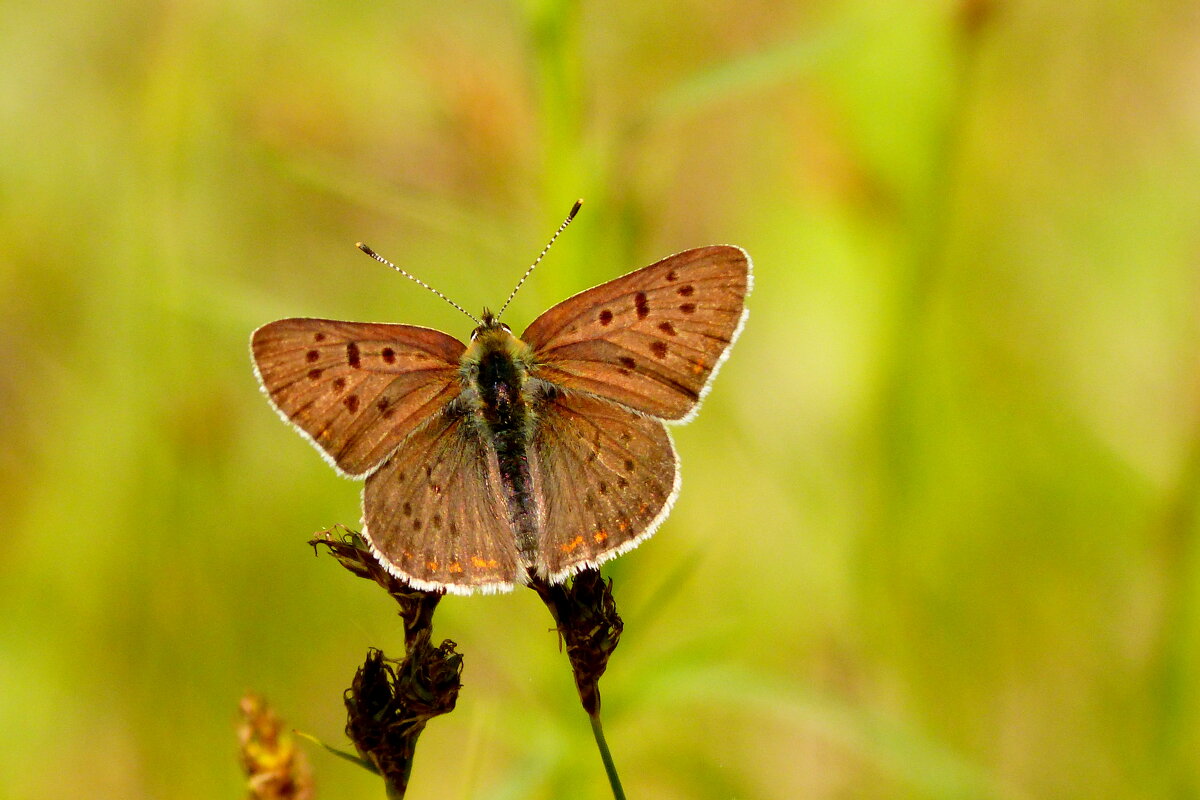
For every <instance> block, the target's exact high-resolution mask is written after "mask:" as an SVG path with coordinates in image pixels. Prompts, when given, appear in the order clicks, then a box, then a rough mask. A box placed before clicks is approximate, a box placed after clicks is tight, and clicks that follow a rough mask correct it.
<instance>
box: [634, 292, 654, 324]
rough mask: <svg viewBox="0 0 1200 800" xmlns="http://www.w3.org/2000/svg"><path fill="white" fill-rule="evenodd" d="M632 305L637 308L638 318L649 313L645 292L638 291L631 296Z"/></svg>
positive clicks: (644, 316)
mask: <svg viewBox="0 0 1200 800" xmlns="http://www.w3.org/2000/svg"><path fill="white" fill-rule="evenodd" d="M633 306H634V308H635V309H636V310H637V315H638V319H645V318H646V316H647V315H648V314H649V313H650V304H649V303H648V302H646V293H645V292H638V293H637V294H635V295H634V296H633Z"/></svg>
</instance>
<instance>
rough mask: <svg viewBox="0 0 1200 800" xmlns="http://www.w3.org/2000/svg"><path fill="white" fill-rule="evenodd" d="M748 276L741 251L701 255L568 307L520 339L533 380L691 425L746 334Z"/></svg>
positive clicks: (718, 248) (654, 267) (724, 248)
mask: <svg viewBox="0 0 1200 800" xmlns="http://www.w3.org/2000/svg"><path fill="white" fill-rule="evenodd" d="M750 270H751V267H750V258H749V256H747V255H746V253H745V251H743V250H742V249H740V248H738V247H732V246H729V245H715V246H712V247H700V248H696V249H695V250H686V251H684V252H682V253H678V254H676V255H673V256H669V257H668V258H664V259H663V260H662V261H659V262H658V263H656V264H651V265H650V266H648V267H645V268H643V269H640V270H637V271H636V272H631V273H629V274H628V275H625V276H623V277H620V278H617V279H615V280H612V281H609V282H608V283H604V284H601V285H600V286H596V287H594V288H592V289H588V290H587V291H585V292H581V293H579V294H577V295H575V296H574V297H571V298H569V299H567V300H564V301H563V302H561V303H559V304H558V305H556V306H554V307H553V308H551V309H550V310H549V311H547V312H546V313H544V314H542V315H541V316H540V317H538V318H537V319H536V320H534V321H533V324H532V325H530V326H529V327H528V328H527V329H526V330H525V332H524V333H523V334H522V336H521V338H522V339H523V340H524V341H525V342H526V343H527V344H529V345H530V346H531V347H532V348H533V350H534V355H535V358H536V361H537V365H536V366H535V367H534V369H533V371H532V373H531V374H532V375H534V376H535V377H539V378H542V379H544V380H547V381H550V382H551V383H555V384H557V385H559V386H563V387H566V388H571V389H581V390H583V391H586V392H589V393H591V394H595V395H599V396H601V397H607V398H609V399H611V400H615V401H617V402H618V403H621V404H623V405H626V406H628V407H630V408H633V409H636V410H638V411H641V412H643V413H646V414H651V415H653V416H655V417H659V418H661V419H666V420H676V421H686V420H687V419H690V417H691V415H692V414H693V413H695V410H696V407H697V405H698V403H699V401H700V398H701V397H702V396H703V394H704V392H705V389H706V387H707V385H708V383H709V381H710V380H711V379H712V377H713V375H714V374H715V373H716V370H717V367H719V366H720V364H721V361H722V360H723V359H724V357H725V355H726V354H727V353H728V350H729V347H730V345H732V344H733V341H734V339H736V338H737V334H738V333H739V332H740V330H741V326H742V322H743V321H744V319H745V313H746V312H745V300H746V296H747V295H748V294H749V292H750V288H751V272H750Z"/></svg>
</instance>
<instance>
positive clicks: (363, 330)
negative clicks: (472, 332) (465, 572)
mask: <svg viewBox="0 0 1200 800" xmlns="http://www.w3.org/2000/svg"><path fill="white" fill-rule="evenodd" d="M464 349H465V348H464V346H463V344H462V343H461V342H459V341H458V340H457V339H454V338H453V337H451V336H447V335H446V334H444V333H441V332H440V331H435V330H432V329H429V328H419V327H416V326H413V325H388V324H382V323H361V322H338V321H335V320H325V319H283V320H279V321H277V322H272V323H270V324H269V325H264V326H263V327H261V328H259V329H258V330H257V331H255V332H254V335H253V337H252V338H251V351H252V353H253V356H254V364H255V369H256V371H257V373H258V378H259V381H260V383H261V384H262V386H263V389H264V390H265V391H266V393H267V395H268V396H269V397H270V399H271V402H272V404H273V405H274V406H275V408H276V409H277V410H278V411H279V413H280V415H281V416H283V417H284V418H285V419H286V420H287V421H288V422H290V423H292V424H293V425H295V426H296V427H297V428H298V429H300V430H301V431H302V432H303V433H304V434H305V435H306V436H307V437H308V438H309V439H310V440H311V441H312V442H313V443H314V444H315V445H316V446H317V447H318V449H320V450H321V451H322V453H323V454H324V455H325V456H326V457H327V458H328V459H329V460H330V461H331V462H332V463H333V464H334V465H335V466H336V467H337V468H338V469H339V470H340V471H342V472H343V473H345V474H348V475H350V476H353V477H362V476H363V475H365V474H367V473H369V472H370V471H371V470H372V469H374V468H375V467H377V466H378V465H379V464H380V463H381V462H382V461H383V460H384V459H385V458H387V456H388V454H389V453H390V452H391V451H392V450H394V449H395V448H396V447H397V445H399V444H400V442H402V441H403V440H404V438H405V437H406V436H407V435H408V434H409V433H411V432H412V430H413V429H414V428H416V427H417V426H418V425H419V424H421V423H422V422H424V421H425V420H427V419H428V418H429V417H430V415H432V414H434V413H436V412H438V411H440V410H441V409H442V408H443V407H444V406H445V405H446V404H447V403H448V402H450V401H451V400H453V399H454V397H455V396H457V395H458V393H459V391H460V387H459V381H458V380H457V373H458V361H459V357H460V356H461V355H462V353H463V350H464Z"/></svg>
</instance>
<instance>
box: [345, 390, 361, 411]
mask: <svg viewBox="0 0 1200 800" xmlns="http://www.w3.org/2000/svg"><path fill="white" fill-rule="evenodd" d="M342 402H343V403H345V404H346V408H348V409H349V410H350V413H351V414H353V413H354V412H356V411H358V395H356V394H349V395H346V399H345V400H343V401H342Z"/></svg>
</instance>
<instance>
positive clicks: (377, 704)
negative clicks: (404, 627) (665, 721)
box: [345, 630, 462, 796]
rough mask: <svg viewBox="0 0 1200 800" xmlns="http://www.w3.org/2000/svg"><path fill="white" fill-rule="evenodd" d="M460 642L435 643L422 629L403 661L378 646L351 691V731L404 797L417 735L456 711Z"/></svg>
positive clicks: (348, 732)
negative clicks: (443, 715) (431, 723)
mask: <svg viewBox="0 0 1200 800" xmlns="http://www.w3.org/2000/svg"><path fill="white" fill-rule="evenodd" d="M454 648H455V644H454V642H452V641H450V640H449V639H447V640H446V641H444V642H442V643H441V645H439V646H437V647H433V646H432V645H430V644H429V633H428V630H425V631H423V632H422V633H420V634H419V635H418V636H417V637H416V639H415V641H414V642H413V643H412V645H411V646H410V648H409V651H408V656H407V657H406V658H404V659H403V660H402V661H394V660H391V659H388V658H386V657H384V654H383V652H382V651H380V650H376V649H374V648H372V649H371V650H369V651H368V652H367V660H366V662H365V663H364V664H363V665H362V667H360V668H359V670H358V672H357V673H356V674H355V676H354V683H353V685H352V686H351V687H350V688H349V689H347V690H346V694H345V702H346V711H347V721H346V735H347V736H349V737H350V740H351V741H352V742H354V746H355V748H357V749H358V752H359V754H360V755H361V756H362V757H363V758H364V759H365V760H367V761H369V762H370V763H372V764H374V765H375V767H376V768H377V769H378V770H379V772H380V774H382V775H383V777H384V779H385V780H386V781H387V782H388V784H389V785H390V787H391V788H392V791H393V793H395V794H396V795H398V796H403V794H404V792H405V790H406V789H407V787H408V776H409V774H410V773H411V771H412V760H413V753H414V752H415V751H416V747H417V737H419V736H420V735H421V731H422V730H423V729H424V728H425V723H427V722H428V721H429V720H430V719H432V718H433V717H436V716H437V715H439V714H446V713H449V712H450V711H453V710H454V705H455V703H456V702H457V700H458V691H459V689H460V688H461V687H462V681H461V680H460V675H461V673H462V656H461V655H459V654H458V653H457V652H455V649H454Z"/></svg>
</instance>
